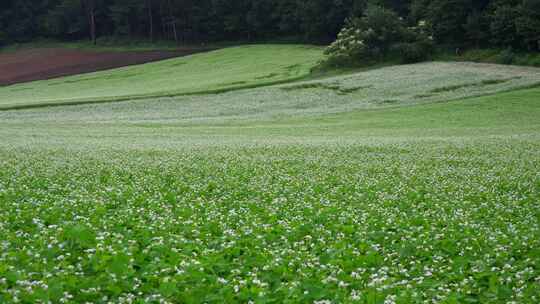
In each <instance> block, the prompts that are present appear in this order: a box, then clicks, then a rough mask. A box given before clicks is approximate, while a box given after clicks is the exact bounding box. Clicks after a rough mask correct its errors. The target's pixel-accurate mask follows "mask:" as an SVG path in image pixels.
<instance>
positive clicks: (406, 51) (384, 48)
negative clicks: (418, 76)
mask: <svg viewBox="0 0 540 304" xmlns="http://www.w3.org/2000/svg"><path fill="white" fill-rule="evenodd" d="M430 28H431V27H430V26H429V25H428V24H427V23H426V22H425V21H420V22H419V23H418V25H416V26H414V27H406V26H405V23H404V21H403V20H402V19H401V18H400V17H399V16H398V15H397V14H396V13H395V12H393V11H391V10H388V9H385V8H382V7H378V6H371V7H369V8H368V9H367V10H366V12H365V14H364V16H362V17H361V18H356V19H351V20H349V21H347V23H346V25H345V27H344V28H343V29H342V30H341V32H340V33H339V34H338V38H337V40H336V41H334V42H333V43H332V44H331V45H330V46H329V47H328V48H327V49H326V51H325V54H326V55H327V58H326V60H325V61H324V63H323V64H324V65H331V66H345V65H351V64H355V63H359V62H365V61H373V60H381V59H384V58H385V57H387V56H388V55H390V53H395V54H397V55H398V57H399V58H400V59H401V61H403V62H407V63H408V62H418V61H422V60H425V59H426V58H428V57H429V55H430V54H431V52H432V51H433V37H432V35H431V33H430V30H429V29H430ZM392 55H394V54H392Z"/></svg>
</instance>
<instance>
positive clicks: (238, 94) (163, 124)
mask: <svg viewBox="0 0 540 304" xmlns="http://www.w3.org/2000/svg"><path fill="white" fill-rule="evenodd" d="M272 48H275V49H272ZM250 49H252V50H250ZM285 49H287V50H288V51H287V52H285V53H280V52H281V51H284V50H285ZM279 50H281V51H279ZM291 50H292V51H291ZM269 51H270V52H269ZM274 51H275V52H274ZM257 54H258V55H260V56H258V55H257ZM269 54H272V55H271V56H270V55H269ZM289 54H296V55H295V56H297V57H296V58H294V56H290V55H289ZM302 54H303V55H302ZM306 54H312V55H313V56H312V57H309V58H306V56H305V55H306ZM263 55H264V56H263ZM318 56H320V50H319V49H312V48H308V49H305V47H301V46H295V47H291V46H287V47H283V46H279V47H278V46H274V47H272V46H270V47H267V48H266V49H263V47H248V48H247V49H246V48H233V49H227V50H223V51H220V52H215V53H210V54H204V55H197V56H193V57H191V58H190V59H185V58H182V59H178V60H173V61H166V62H162V63H159V64H158V65H156V66H153V65H146V66H141V67H136V68H135V70H136V71H141V70H140V69H142V70H145V69H148V71H149V73H148V74H145V75H142V74H137V75H132V76H131V77H127V78H115V77H117V76H114V77H113V76H110V78H109V79H102V78H96V77H95V75H94V76H90V75H84V76H79V77H72V78H65V79H58V80H54V81H51V82H36V83H31V84H28V85H27V86H28V88H29V89H28V90H27V91H28V92H27V93H24V92H25V91H24V90H21V91H19V93H18V94H20V95H17V96H18V97H17V98H20V102H19V104H23V101H24V100H25V99H24V98H23V96H26V97H25V98H29V97H32V98H35V100H36V103H35V104H39V103H43V102H45V101H44V100H46V99H50V98H53V99H54V98H56V99H54V100H57V101H59V100H60V99H59V98H60V97H59V96H68V95H74V94H86V96H87V97H88V96H91V95H96V94H103V96H107V94H116V95H115V96H120V95H118V94H121V93H122V94H131V93H132V92H148V91H151V90H153V89H157V88H158V86H159V84H160V83H161V82H163V83H162V86H161V87H160V88H163V87H166V86H170V87H171V88H172V87H175V89H178V88H180V87H181V88H184V89H185V91H184V92H194V91H196V90H197V89H200V90H202V89H203V88H204V89H205V90H208V89H209V88H216V87H219V86H218V84H220V83H224V82H227V83H229V86H226V88H233V87H235V86H236V85H238V86H241V84H232V83H235V82H240V81H246V82H247V83H246V84H243V85H251V84H253V85H260V84H263V83H266V82H267V81H268V82H272V81H274V80H275V79H274V77H275V78H278V79H282V80H284V79H289V78H290V77H292V78H294V77H300V76H301V75H304V73H306V72H307V71H308V69H309V66H310V65H311V64H312V63H313V62H314V60H315V59H316V58H317V57H318ZM261 58H266V59H264V60H263V59H261ZM186 60H187V61H186ZM284 61H285V62H286V63H284ZM293 62H295V63H294V64H293ZM299 62H301V65H300V66H295V64H299ZM173 63H174V64H175V65H174V68H173ZM240 63H241V64H240ZM291 66H295V68H291ZM297 68H298V70H296V69H297ZM176 69H178V70H176ZM129 71H130V69H125V70H117V71H114V72H110V73H111V74H107V73H105V74H97V75H123V76H122V77H124V76H126V75H130V74H129ZM172 71H189V73H187V74H185V75H184V74H174V75H176V76H174V78H167V77H166V76H167V75H170V74H172ZM538 71H539V70H538V69H534V68H524V67H508V66H504V67H503V66H499V65H485V64H470V63H426V64H418V65H407V66H396V67H387V68H382V69H377V70H371V71H366V72H360V73H354V74H350V75H342V76H336V77H331V78H325V79H317V80H310V81H300V82H295V83H287V84H279V85H275V86H268V87H259V88H253V89H247V90H240V91H231V92H226V93H221V94H210V95H197V96H176V97H160V98H149V99H142V100H133V101H126V102H118V103H106V104H85V105H73V106H65V105H59V106H57V107H41V108H32V109H24V110H7V111H0V138H1V140H0V235H1V236H2V237H1V239H0V249H1V250H0V252H1V253H0V303H14V302H19V303H40V302H45V303H46V302H49V301H50V302H51V303H60V302H64V303H71V302H73V303H85V302H91V303H101V302H105V301H109V302H115V303H116V302H118V303H123V302H124V303H127V302H130V301H132V302H140V303H151V302H160V303H247V302H249V301H253V302H255V303H370V304H371V303H373V304H386V303H434V302H437V303H447V304H450V303H512V302H513V303H536V302H538V301H537V300H538V299H539V298H540V288H538V282H539V278H540V251H539V250H538V248H540V205H539V204H538V202H539V201H540V175H539V174H538V172H540V119H539V117H540V88H539V87H537V85H538V83H539V81H540V79H539V77H540V75H539V72H538ZM274 73H277V76H276V75H274ZM270 75H272V77H270ZM263 76H265V77H263ZM93 77H94V78H93ZM66 79H70V80H77V79H79V80H80V79H85V80H84V81H79V82H77V81H74V82H66V81H65V80H66ZM171 79H172V80H174V81H172V80H171ZM240 79H243V80H240ZM169 80H170V81H169ZM177 80H182V81H180V82H177ZM51 83H53V84H56V85H50V84H51ZM143 83H144V84H148V85H149V86H142V85H141V84H143ZM90 84H92V85H90ZM113 84H114V85H118V86H113ZM55 86H57V88H64V89H62V90H59V89H53V88H54V87H55ZM15 87H19V86H14V87H6V88H1V89H0V96H1V94H6V92H8V90H9V89H12V88H15ZM22 87H24V86H22ZM522 87H530V88H528V89H522V90H516V89H518V88H522ZM70 88H71V89H70ZM73 88H78V90H74V91H70V90H72V89H73ZM189 90H193V91H189ZM30 92H33V93H30ZM100 92H101V93H100ZM177 92H180V91H177ZM12 93H13V92H12ZM162 93H163V91H162ZM24 94H27V95H24ZM160 94H161V93H160ZM13 96H15V95H13ZM475 96H476V97H475ZM40 100H41V101H40ZM80 100H84V99H80ZM0 102H1V103H2V104H3V105H4V106H6V105H9V103H8V102H6V99H5V98H1V99H0Z"/></svg>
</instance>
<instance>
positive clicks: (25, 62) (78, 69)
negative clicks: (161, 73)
mask: <svg viewBox="0 0 540 304" xmlns="http://www.w3.org/2000/svg"><path fill="white" fill-rule="evenodd" d="M202 51H208V50H201V49H188V50H176V51H142V52H94V51H82V50H72V49H60V48H39V49H29V50H23V51H17V52H14V53H4V54H0V85H10V84H16V83H22V82H29V81H34V80H43V79H51V78H56V77H61V76H69V75H76V74H82V73H89V72H95V71H101V70H107V69H113V68H119V67H124V66H128V65H134V64H142V63H147V62H152V61H158V60H163V59H168V58H173V57H180V56H187V55H191V54H194V53H198V52H202Z"/></svg>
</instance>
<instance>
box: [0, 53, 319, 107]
mask: <svg viewBox="0 0 540 304" xmlns="http://www.w3.org/2000/svg"><path fill="white" fill-rule="evenodd" d="M322 51H323V49H322V48H321V47H316V46H305V45H248V46H240V47H230V48H225V49H221V50H217V51H213V52H209V53H204V54H196V55H191V56H187V57H181V58H175V59H169V60H163V61H160V62H153V63H147V64H144V65H137V66H129V67H125V68H121V69H115V70H109V71H101V72H95V73H88V74H82V75H76V76H71V77H63V78H57V79H52V80H43V81H35V82H31V83H23V84H17V85H12V86H6V87H0V109H9V108H22V107H31V106H42V105H54V104H76V103H86V102H98V101H101V102H105V101H117V100H126V99H133V98H141V97H145V96H146V97H159V96H169V95H182V94H194V93H202V92H220V91H227V90H231V89H238V88H246V87H256V86H260V85H265V84H271V83H278V82H283V81H288V80H294V79H299V78H302V77H305V76H307V75H308V74H309V71H310V69H311V68H312V67H313V66H315V64H316V63H317V62H318V61H319V60H320V59H321V58H322Z"/></svg>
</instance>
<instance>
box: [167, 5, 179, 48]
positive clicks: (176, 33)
mask: <svg viewBox="0 0 540 304" xmlns="http://www.w3.org/2000/svg"><path fill="white" fill-rule="evenodd" d="M167 4H168V5H169V19H170V22H171V25H172V29H173V35H174V41H175V42H176V44H178V32H177V31H176V18H174V16H173V14H172V5H171V0H167Z"/></svg>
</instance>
